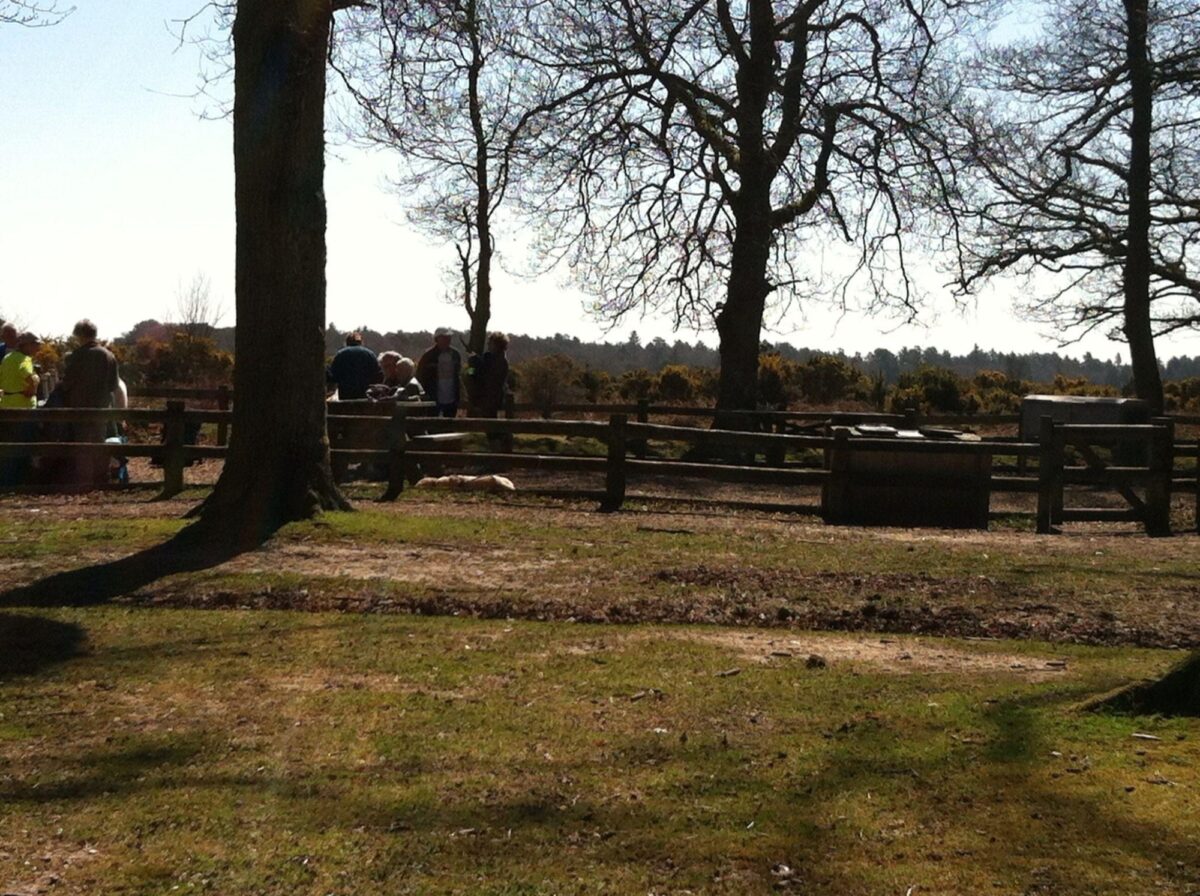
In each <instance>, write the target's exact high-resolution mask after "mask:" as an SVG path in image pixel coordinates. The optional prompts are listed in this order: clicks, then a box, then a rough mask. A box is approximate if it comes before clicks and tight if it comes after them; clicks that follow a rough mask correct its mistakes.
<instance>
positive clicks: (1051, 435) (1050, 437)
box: [1037, 416, 1062, 535]
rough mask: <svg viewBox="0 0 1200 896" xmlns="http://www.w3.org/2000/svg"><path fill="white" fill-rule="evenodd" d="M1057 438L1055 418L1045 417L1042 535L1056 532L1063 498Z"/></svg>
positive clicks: (1040, 479)
mask: <svg viewBox="0 0 1200 896" xmlns="http://www.w3.org/2000/svg"><path fill="white" fill-rule="evenodd" d="M1055 438H1056V435H1055V432H1054V418H1053V417H1050V416H1043V417H1042V419H1041V423H1040V426H1039V429H1038V447H1039V449H1040V450H1039V452H1038V506H1037V530H1038V533H1039V534H1040V535H1049V534H1050V533H1051V532H1053V531H1054V522H1055V519H1054V518H1055V505H1056V504H1057V503H1059V502H1060V501H1061V498H1062V482H1061V480H1062V456H1061V455H1060V454H1059V452H1057V451H1056V450H1055V444H1054V442H1055ZM1056 490H1057V495H1056Z"/></svg>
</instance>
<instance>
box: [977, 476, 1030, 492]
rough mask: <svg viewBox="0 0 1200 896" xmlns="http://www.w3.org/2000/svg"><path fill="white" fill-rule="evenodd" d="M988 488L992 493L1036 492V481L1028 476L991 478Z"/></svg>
mask: <svg viewBox="0 0 1200 896" xmlns="http://www.w3.org/2000/svg"><path fill="white" fill-rule="evenodd" d="M988 482H989V487H990V488H991V490H992V491H994V492H1036V491H1037V490H1038V481H1037V480H1036V479H1031V478H1030V477H1028V476H992V477H991V478H990V479H989V480H988Z"/></svg>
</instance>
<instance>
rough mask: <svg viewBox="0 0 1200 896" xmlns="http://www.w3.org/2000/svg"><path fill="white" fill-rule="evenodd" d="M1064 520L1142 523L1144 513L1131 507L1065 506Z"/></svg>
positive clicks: (1071, 521)
mask: <svg viewBox="0 0 1200 896" xmlns="http://www.w3.org/2000/svg"><path fill="white" fill-rule="evenodd" d="M1062 521H1063V522H1066V523H1105V522H1123V523H1140V522H1141V521H1142V514H1141V513H1139V512H1138V511H1136V510H1134V509H1133V508H1131V507H1064V508H1063V511H1062Z"/></svg>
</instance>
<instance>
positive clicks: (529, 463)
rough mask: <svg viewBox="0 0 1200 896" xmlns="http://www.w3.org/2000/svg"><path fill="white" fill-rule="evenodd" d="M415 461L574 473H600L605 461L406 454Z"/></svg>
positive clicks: (470, 453) (558, 456)
mask: <svg viewBox="0 0 1200 896" xmlns="http://www.w3.org/2000/svg"><path fill="white" fill-rule="evenodd" d="M407 456H408V457H409V458H413V459H416V460H429V461H436V462H438V463H441V464H444V465H445V466H448V467H469V466H474V465H479V466H504V467H510V468H519V469H531V470H567V471H571V472H576V473H603V472H605V470H606V469H607V467H608V460H607V459H606V458H603V457H575V456H564V455H561V454H493V453H491V452H485V451H409V452H408V454H407Z"/></svg>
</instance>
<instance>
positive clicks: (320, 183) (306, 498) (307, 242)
mask: <svg viewBox="0 0 1200 896" xmlns="http://www.w3.org/2000/svg"><path fill="white" fill-rule="evenodd" d="M331 16H332V2H331V0H240V2H239V3H238V7H237V17H236V19H235V21H234V26H233V42H234V65H235V74H234V108H233V161H234V171H235V176H236V184H235V202H236V208H237V286H236V307H237V333H236V342H235V348H236V366H235V369H234V376H233V385H234V395H235V401H234V412H233V435H232V440H231V443H230V446H229V455H228V458H227V459H226V462H225V468H224V470H223V471H222V473H221V478H220V480H219V481H218V482H217V485H216V488H215V490H214V491H213V494H212V495H211V497H210V498H209V500H208V501H207V502H205V504H204V505H203V506H202V507H201V508H200V516H201V519H202V522H203V523H209V524H212V525H213V526H214V528H217V529H219V530H224V531H228V532H230V534H232V535H234V536H235V537H236V538H237V539H238V540H239V541H241V542H243V543H256V542H258V541H261V540H262V539H264V538H266V537H268V536H269V535H270V534H271V533H272V532H273V531H274V530H275V529H276V528H278V527H279V526H280V525H282V524H283V523H286V522H288V521H290V520H295V519H301V518H305V517H308V516H311V515H313V514H314V513H316V512H318V511H319V510H320V509H347V508H348V506H349V505H348V504H347V502H346V500H345V498H344V497H343V496H342V495H341V493H340V492H339V491H338V488H337V486H336V485H335V484H334V481H333V475H332V473H331V471H330V466H329V440H328V437H327V436H326V431H325V340H324V328H325V195H324V175H325V125H324V108H325V56H326V51H327V48H328V41H329V26H330V20H331Z"/></svg>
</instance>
